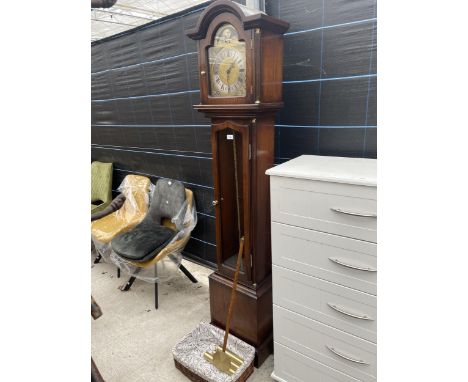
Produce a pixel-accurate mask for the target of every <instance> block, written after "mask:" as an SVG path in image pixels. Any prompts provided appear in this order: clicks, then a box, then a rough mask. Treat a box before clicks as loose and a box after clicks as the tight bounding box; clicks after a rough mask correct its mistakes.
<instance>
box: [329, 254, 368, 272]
mask: <svg viewBox="0 0 468 382" xmlns="http://www.w3.org/2000/svg"><path fill="white" fill-rule="evenodd" d="M328 260H330V261H332V262H334V263H335V264H338V265H341V266H343V267H346V268H351V269H357V270H358V271H366V272H377V269H375V268H371V267H360V266H359V265H353V264H349V263H345V262H344V261H343V260H340V259H337V258H333V257H329V258H328Z"/></svg>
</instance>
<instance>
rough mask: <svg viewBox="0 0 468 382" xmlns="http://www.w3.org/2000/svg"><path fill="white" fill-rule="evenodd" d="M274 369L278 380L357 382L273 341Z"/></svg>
mask: <svg viewBox="0 0 468 382" xmlns="http://www.w3.org/2000/svg"><path fill="white" fill-rule="evenodd" d="M274 346H275V366H274V368H275V370H274V371H273V374H272V375H271V377H272V378H273V379H274V380H275V381H278V382H359V381H358V380H357V379H355V378H353V377H350V376H349V375H346V374H343V373H341V372H339V371H337V370H334V369H332V368H330V367H328V366H325V365H323V364H321V363H320V362H317V361H315V360H313V359H311V358H309V357H306V356H304V355H302V354H300V353H298V352H296V351H294V350H292V349H290V348H288V347H286V346H283V345H281V344H279V343H278V342H275V344H274Z"/></svg>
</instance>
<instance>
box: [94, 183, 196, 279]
mask: <svg viewBox="0 0 468 382" xmlns="http://www.w3.org/2000/svg"><path fill="white" fill-rule="evenodd" d="M185 194H186V200H185V202H184V203H183V206H182V208H181V209H180V210H179V212H178V213H177V214H176V215H175V216H174V217H173V218H172V219H170V220H169V219H167V220H163V225H165V226H167V227H169V228H171V229H173V230H174V231H176V232H177V233H176V234H175V236H174V237H173V238H172V239H171V241H170V242H169V243H168V244H167V245H166V246H165V247H164V248H163V249H162V250H161V251H160V252H159V253H155V256H154V257H153V258H152V259H150V260H147V261H144V262H137V261H131V260H128V259H125V258H123V257H122V256H120V255H119V254H117V253H116V252H115V251H114V250H112V248H110V247H111V246H109V248H106V250H105V255H106V256H107V258H108V259H109V260H110V261H111V262H112V263H114V264H115V265H116V266H117V267H119V268H120V269H121V270H122V271H123V272H125V273H127V274H128V275H130V276H134V277H136V278H138V279H140V280H143V281H146V282H150V283H155V282H161V281H167V280H169V279H170V278H171V277H173V276H174V275H176V274H177V272H176V271H177V269H178V268H179V265H180V263H181V261H182V251H183V249H184V248H185V246H186V244H187V242H188V241H189V239H190V233H191V232H192V230H193V229H194V228H195V226H196V225H197V211H196V207H195V200H194V199H193V193H192V191H191V190H188V189H185ZM103 256H104V255H103Z"/></svg>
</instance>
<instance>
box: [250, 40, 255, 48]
mask: <svg viewBox="0 0 468 382" xmlns="http://www.w3.org/2000/svg"><path fill="white" fill-rule="evenodd" d="M253 41H254V40H253V38H251V39H250V49H253Z"/></svg>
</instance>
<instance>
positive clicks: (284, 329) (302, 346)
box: [273, 305, 377, 382]
mask: <svg viewBox="0 0 468 382" xmlns="http://www.w3.org/2000/svg"><path fill="white" fill-rule="evenodd" d="M273 323H274V335H275V341H276V342H279V343H280V344H282V345H285V346H287V347H289V348H291V349H293V350H296V351H297V352H299V353H301V354H304V355H306V356H307V357H310V358H313V359H315V360H316V361H319V362H320V363H323V364H325V365H327V366H329V367H331V368H333V369H336V370H338V371H341V372H343V373H345V374H348V375H350V376H352V377H354V378H357V379H359V380H361V381H366V382H373V381H375V379H376V373H377V367H376V365H377V346H376V344H374V343H372V342H369V341H366V340H363V339H361V338H359V337H355V336H353V335H351V334H348V333H345V332H342V331H341V330H337V329H334V328H332V327H330V326H327V325H324V324H322V323H320V322H318V321H315V320H312V319H310V318H307V317H304V316H302V315H300V314H297V313H293V312H291V311H289V310H286V309H283V308H281V307H278V306H276V305H274V306H273Z"/></svg>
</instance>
